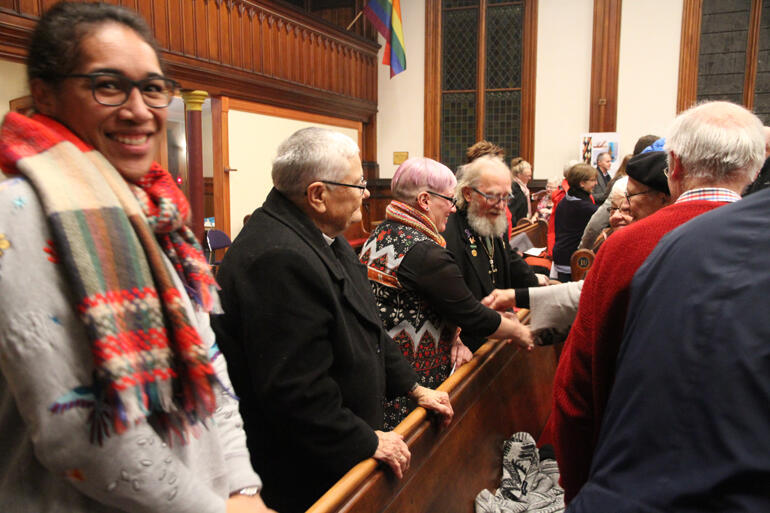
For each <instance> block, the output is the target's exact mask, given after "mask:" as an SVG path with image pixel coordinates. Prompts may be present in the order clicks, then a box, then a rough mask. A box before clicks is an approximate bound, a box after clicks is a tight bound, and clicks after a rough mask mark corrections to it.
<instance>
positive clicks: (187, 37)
mask: <svg viewBox="0 0 770 513" xmlns="http://www.w3.org/2000/svg"><path fill="white" fill-rule="evenodd" d="M180 3H181V4H182V6H181V9H180V11H181V12H182V20H181V21H182V51H183V53H184V54H185V55H197V53H196V45H195V37H196V34H195V14H196V12H195V0H186V1H182V2H180Z"/></svg>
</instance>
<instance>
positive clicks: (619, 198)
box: [591, 176, 633, 253]
mask: <svg viewBox="0 0 770 513" xmlns="http://www.w3.org/2000/svg"><path fill="white" fill-rule="evenodd" d="M627 183H628V177H627V176H624V177H623V178H621V179H620V180H618V181H617V182H615V185H614V186H613V187H612V191H611V192H610V195H609V196H608V198H607V199H608V200H609V206H607V207H604V206H601V207H600V208H606V210H607V214H608V215H609V216H610V225H609V226H608V227H607V228H605V229H604V230H602V231H601V233H599V235H597V236H596V240H595V241H594V243H593V246H592V247H591V250H592V251H593V252H594V253H598V251H599V248H600V247H601V246H602V244H604V241H606V240H607V238H608V237H609V236H610V235H612V234H613V233H614V232H616V231H617V230H618V229H620V228H622V227H624V226H628V225H629V224H630V223H631V221H633V217H631V208H630V207H629V206H628V202H627V201H626V184H627ZM606 203H607V202H605V204H606Z"/></svg>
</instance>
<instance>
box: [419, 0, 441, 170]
mask: <svg viewBox="0 0 770 513" xmlns="http://www.w3.org/2000/svg"><path fill="white" fill-rule="evenodd" d="M440 33H441V0H425V133H424V136H423V146H424V149H423V152H424V153H425V156H426V157H428V158H431V159H434V160H438V159H439V158H440V154H439V140H440V137H439V134H440V124H441V37H440Z"/></svg>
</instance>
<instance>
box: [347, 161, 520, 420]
mask: <svg viewBox="0 0 770 513" xmlns="http://www.w3.org/2000/svg"><path fill="white" fill-rule="evenodd" d="M456 183H457V181H456V179H455V176H454V174H453V173H452V172H451V171H450V170H449V168H447V167H446V166H444V165H443V164H441V163H439V162H436V161H435V160H431V159H428V158H411V159H409V160H407V161H406V162H404V163H403V164H401V166H399V168H398V169H397V170H396V173H395V175H393V179H392V181H391V190H392V192H393V197H394V198H395V199H394V200H393V201H392V202H391V203H390V204H389V205H388V207H387V209H386V211H385V221H383V222H382V223H381V224H380V225H378V226H377V228H375V229H374V230H373V231H372V233H371V235H370V236H369V239H368V240H367V241H366V244H364V246H363V248H362V249H361V257H360V259H361V262H362V263H364V264H365V265H366V266H367V268H368V275H369V281H370V283H371V286H372V290H373V291H374V295H375V298H376V299H377V306H378V307H379V312H380V317H381V318H382V322H383V324H384V326H385V329H386V330H388V333H389V334H390V335H391V336H392V337H393V338H394V340H395V341H396V342H397V343H398V344H399V345H400V347H401V351H402V353H403V354H404V356H406V358H407V359H408V360H409V361H410V362H411V363H412V365H413V366H414V368H415V370H417V373H418V375H419V376H420V384H422V385H423V386H426V387H429V388H436V387H437V386H438V385H440V384H441V383H442V382H443V381H444V380H445V379H446V378H447V376H449V375H450V374H451V372H452V370H453V369H455V368H457V367H459V366H461V365H463V364H464V363H465V362H467V361H468V360H470V358H471V357H472V355H471V352H470V350H469V349H468V348H467V347H466V346H465V344H463V342H462V341H461V340H460V338H459V337H458V336H457V328H458V327H459V328H462V334H463V335H466V334H467V335H468V336H474V337H481V338H484V337H488V336H495V337H498V338H510V337H515V338H517V339H525V340H526V339H527V337H528V335H529V332H528V330H527V329H526V328H525V327H523V326H521V324H519V323H518V321H514V320H511V319H508V318H506V317H502V316H501V315H500V314H498V313H497V312H495V311H493V310H490V309H488V308H486V307H485V306H482V305H481V303H479V302H478V301H477V300H476V299H475V298H474V297H473V295H472V293H471V291H470V290H469V289H468V286H467V285H466V284H465V281H464V280H463V278H462V271H460V268H459V267H458V266H457V264H456V263H455V261H454V259H453V258H452V256H451V255H450V254H449V252H448V251H447V250H446V249H445V247H446V242H445V240H444V237H443V236H442V235H441V232H442V231H444V229H445V227H446V223H447V218H448V217H449V215H450V214H452V213H453V212H455V211H456V209H455V203H456V201H455V198H454V192H455V187H456ZM500 201H504V199H502V198H501V199H498V200H497V202H498V203H499V202H500ZM413 407H414V405H413V404H412V403H410V402H409V401H408V400H407V399H406V398H399V399H396V400H394V401H390V402H388V403H387V404H386V410H385V421H386V426H387V427H388V428H393V427H395V426H396V425H397V424H398V423H399V422H400V421H401V420H402V419H403V418H404V417H405V416H406V415H407V414H408V413H409V411H410V410H411V409H412V408H413Z"/></svg>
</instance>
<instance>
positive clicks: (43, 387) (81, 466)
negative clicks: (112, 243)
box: [0, 178, 261, 513]
mask: <svg viewBox="0 0 770 513" xmlns="http://www.w3.org/2000/svg"><path fill="white" fill-rule="evenodd" d="M51 238H52V237H51V233H50V230H49V229H48V224H47V222H46V219H45V217H44V215H43V211H42V208H41V206H40V203H39V202H38V199H37V196H36V194H35V192H34V190H33V189H32V188H31V186H30V185H29V183H28V182H27V181H26V180H25V179H23V178H11V179H7V180H5V181H2V182H0V433H1V434H0V511H3V512H13V513H27V512H29V513H41V512H67V513H79V512H83V513H85V512H89V513H92V512H116V511H130V512H160V511H162V512H166V513H177V512H178V513H182V512H224V511H225V501H226V499H227V497H228V495H229V493H230V492H234V491H237V490H239V489H241V488H244V487H247V486H254V485H260V484H261V483H260V480H259V477H258V476H257V475H256V474H255V473H254V471H253V470H252V468H251V463H250V460H249V454H248V450H247V449H246V438H245V434H244V432H243V429H242V420H241V417H240V414H239V413H238V404H237V402H236V401H235V400H234V399H233V398H232V396H231V395H230V393H231V392H230V393H228V392H227V391H228V390H229V389H230V381H229V378H228V377H227V371H226V363H225V361H224V358H223V357H222V356H221V355H219V356H217V357H215V359H214V362H213V363H214V367H215V370H216V372H217V376H218V377H219V380H220V382H221V383H222V386H221V387H220V389H219V391H218V394H217V398H218V403H219V404H218V408H217V411H216V414H215V415H214V417H213V418H212V419H209V420H208V421H207V422H206V427H205V428H203V427H202V428H201V429H200V430H199V432H198V433H197V434H196V435H192V434H188V438H189V441H188V443H186V444H184V445H183V444H180V443H178V441H176V443H174V444H173V447H169V446H167V445H166V444H165V443H163V442H162V441H161V439H160V438H159V437H158V435H157V433H156V432H155V431H154V430H153V429H152V428H151V427H150V426H149V425H148V424H147V423H141V424H139V425H136V426H134V427H132V428H129V429H128V430H127V431H126V432H124V433H123V434H121V435H116V434H114V433H113V434H112V435H111V436H109V437H108V438H106V440H105V441H104V444H103V445H102V446H98V445H94V444H91V443H90V442H89V424H88V420H87V418H88V415H89V413H91V411H92V408H91V407H90V406H89V405H88V404H89V402H88V399H89V392H88V389H87V387H88V386H90V384H91V375H92V371H93V357H92V355H91V343H90V341H89V340H88V338H87V337H86V333H85V327H84V325H83V324H82V322H81V321H80V320H79V318H78V316H77V314H76V312H75V310H74V308H73V305H72V293H71V291H70V288H69V285H68V282H67V280H66V276H65V275H64V274H63V272H62V266H61V265H60V264H57V263H56V262H55V260H56V259H55V258H54V256H53V253H52V250H53V248H52V246H51V245H50V243H49V241H50V240H51ZM167 265H170V263H168V262H167ZM171 274H172V275H174V276H175V277H176V274H175V272H174V271H171ZM176 285H177V288H179V289H180V291H182V296H183V297H184V298H185V299H186V300H187V309H188V315H189V316H190V318H193V319H196V320H197V323H198V330H199V332H200V333H201V337H202V339H203V340H204V342H205V343H206V344H207V345H208V346H209V347H210V354H211V355H212V356H214V355H217V354H218V351H217V350H216V345H215V343H214V334H213V332H212V331H211V328H210V327H209V322H208V315H206V314H204V313H201V312H197V311H195V309H194V308H193V305H192V304H191V303H190V301H189V299H187V294H186V293H184V292H183V291H184V289H183V287H182V285H181V282H180V281H179V280H178V278H177V284H176Z"/></svg>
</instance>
